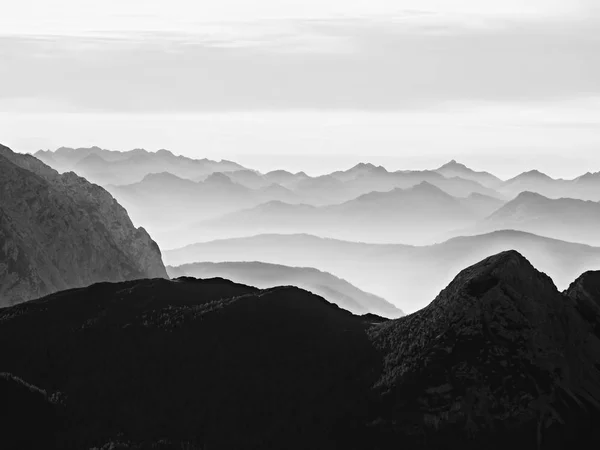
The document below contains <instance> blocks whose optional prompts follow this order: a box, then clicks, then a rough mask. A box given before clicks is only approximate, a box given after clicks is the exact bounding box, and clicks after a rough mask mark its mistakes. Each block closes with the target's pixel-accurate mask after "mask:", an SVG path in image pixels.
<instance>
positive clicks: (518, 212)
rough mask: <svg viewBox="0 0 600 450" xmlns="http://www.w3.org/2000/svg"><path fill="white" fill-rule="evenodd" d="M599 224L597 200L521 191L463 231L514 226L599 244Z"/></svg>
mask: <svg viewBox="0 0 600 450" xmlns="http://www.w3.org/2000/svg"><path fill="white" fill-rule="evenodd" d="M599 227H600V203H599V202H592V201H584V200H577V199H572V198H558V199H550V198H547V197H544V196H542V195H540V194H537V193H533V192H523V193H521V194H519V195H518V196H517V197H516V198H515V199H513V200H512V201H510V202H508V203H506V204H505V205H504V206H502V207H501V208H499V209H498V210H497V211H495V212H494V213H493V214H491V215H490V216H489V217H487V218H486V219H484V220H482V221H480V222H479V223H478V224H477V225H476V226H475V227H473V229H472V230H465V231H470V232H473V233H482V232H488V231H492V230H501V229H514V230H521V231H527V232H530V233H535V234H539V235H543V236H548V237H553V238H556V239H562V240H566V241H572V242H580V243H584V244H591V245H600V234H599V233H598V229H599ZM455 232H456V231H455ZM461 234H464V231H461Z"/></svg>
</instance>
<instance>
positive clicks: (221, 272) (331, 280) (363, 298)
mask: <svg viewBox="0 0 600 450" xmlns="http://www.w3.org/2000/svg"><path fill="white" fill-rule="evenodd" d="M167 272H168V274H169V276H171V277H181V276H190V277H194V278H215V277H220V278H226V279H228V280H233V281H236V282H238V283H243V284H248V285H251V286H256V287H259V288H262V289H265V288H269V287H274V286H286V285H293V286H297V287H299V288H302V289H306V290H308V291H310V292H312V293H314V294H317V295H319V296H321V297H323V298H325V299H327V300H328V301H329V302H331V303H335V304H336V305H338V306H339V307H341V308H344V309H346V310H348V311H350V312H352V313H354V314H367V313H371V314H376V315H378V316H383V317H388V318H396V317H400V316H402V315H404V314H403V312H402V311H401V310H399V309H398V308H396V307H395V306H394V305H392V304H391V303H388V302H387V301H386V300H384V299H383V298H381V297H378V296H376V295H373V294H370V293H368V292H364V291H361V290H360V289H358V288H357V287H355V286H353V285H351V284H350V283H348V282H347V281H346V280H342V279H340V278H338V277H335V276H333V275H331V274H330V273H327V272H322V271H320V270H317V269H314V268H312V267H290V266H283V265H280V264H268V263H263V262H257V261H247V262H223V263H210V262H208V263H193V264H184V265H181V266H177V267H167Z"/></svg>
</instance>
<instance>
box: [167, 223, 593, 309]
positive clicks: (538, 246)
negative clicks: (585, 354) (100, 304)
mask: <svg viewBox="0 0 600 450" xmlns="http://www.w3.org/2000/svg"><path fill="white" fill-rule="evenodd" d="M510 249H516V250H518V251H519V252H521V253H522V254H524V255H525V256H526V257H527V258H528V259H530V260H531V261H532V262H533V263H534V264H535V265H536V266H537V267H539V268H540V269H541V270H543V271H544V272H546V273H548V274H549V275H551V276H552V277H553V279H554V280H555V282H556V283H557V285H558V286H559V287H560V288H561V289H566V288H567V287H568V285H569V283H571V282H572V281H573V280H574V279H575V278H576V277H577V276H578V275H579V274H581V273H582V272H584V271H586V270H590V269H600V248H597V247H590V246H588V245H581V244H573V243H570V242H564V241H559V240H555V239H548V238H543V237H540V236H536V235H533V234H529V233H524V232H519V231H498V232H493V233H489V234H484V235H479V236H467V237H459V238H455V239H451V240H449V241H446V242H443V243H441V244H436V245H431V246H424V247H415V246H407V245H393V244H389V245H388V244H366V243H357V242H348V241H341V240H336V239H322V238H318V237H316V236H310V235H261V236H254V237H249V238H240V239H226V240H220V241H213V242H207V243H200V244H195V245H190V246H187V247H184V248H182V249H178V250H172V251H165V252H164V258H165V261H166V263H167V264H170V265H180V264H186V263H191V262H194V261H200V260H201V261H212V262H225V261H263V262H267V263H272V264H283V265H287V266H306V267H315V268H318V269H319V270H323V271H327V272H329V273H331V274H333V275H335V276H337V277H340V278H343V279H345V280H348V281H349V282H350V283H352V284H353V285H354V286H356V287H358V288H359V289H362V290H364V291H366V292H371V293H373V294H375V295H378V296H380V297H383V298H385V299H386V300H388V301H390V302H391V303H393V304H394V305H396V306H397V307H399V308H401V309H402V310H403V311H405V312H413V311H416V310H417V309H419V308H422V307H423V306H425V305H426V304H427V303H428V302H429V301H430V300H431V299H432V298H433V297H435V296H436V295H437V294H438V293H439V292H440V290H441V289H442V288H443V287H444V286H446V285H447V284H448V283H449V282H450V281H451V279H452V277H453V276H454V274H456V273H457V272H458V271H459V270H461V269H462V268H463V267H466V266H469V265H471V264H474V263H475V262H477V261H479V260H481V259H482V258H485V257H486V255H490V254H494V253H498V252H502V251H505V250H510Z"/></svg>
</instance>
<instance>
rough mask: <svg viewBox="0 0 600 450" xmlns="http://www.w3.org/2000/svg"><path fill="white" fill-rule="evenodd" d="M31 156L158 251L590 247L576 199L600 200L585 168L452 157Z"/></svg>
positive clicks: (592, 239)
mask: <svg viewBox="0 0 600 450" xmlns="http://www.w3.org/2000/svg"><path fill="white" fill-rule="evenodd" d="M36 155H37V156H38V157H40V158H41V159H43V160H44V161H46V162H47V163H48V164H49V165H51V166H53V167H54V168H55V169H57V170H74V171H75V172H77V173H78V174H79V175H82V176H85V177H86V178H88V179H90V180H91V181H93V182H98V183H100V184H101V185H102V186H103V187H105V188H106V189H107V190H108V191H109V192H110V193H111V194H112V195H113V196H114V197H115V198H116V199H117V200H118V201H119V203H121V204H122V205H123V206H124V207H125V208H126V209H127V211H128V212H129V214H130V217H131V219H132V220H133V222H134V223H135V224H136V225H143V226H144V227H145V228H146V229H147V230H149V232H150V233H151V235H152V236H153V238H154V239H155V240H156V241H157V242H159V244H160V245H161V247H162V248H174V247H181V246H183V245H186V244H192V243H194V242H199V241H210V240H214V239H224V238H233V237H242V236H249V235H253V234H258V233H310V234H315V235H319V236H321V237H334V238H341V239H345V240H358V241H366V242H376V243H377V242H378V243H404V244H413V245H414V244H416V245H426V244H433V243H436V242H442V241H445V240H447V239H450V238H453V237H457V236H461V235H473V234H481V233H486V232H490V231H496V230H503V229H517V230H522V231H528V232H532V233H535V234H540V235H543V236H547V237H550V238H556V239H561V240H567V241H573V242H580V243H586V244H593V245H600V243H599V241H598V239H597V238H596V236H595V233H594V228H595V227H596V226H597V223H596V222H597V218H596V217H595V216H596V214H595V212H591V210H592V209H594V207H595V205H593V204H591V203H590V204H588V205H587V206H586V207H584V206H581V205H583V203H578V202H577V200H585V201H589V202H598V201H599V200H600V195H599V194H598V192H600V177H598V176H597V175H598V174H594V173H591V172H590V173H587V174H584V175H582V176H580V177H577V178H575V179H572V180H563V179H554V178H551V177H549V176H548V175H546V174H543V173H541V172H539V171H536V170H532V171H528V172H524V173H522V174H520V175H518V176H516V177H514V178H512V179H509V180H506V181H505V180H502V179H500V178H498V177H496V176H495V175H493V174H491V173H489V172H484V171H476V170H473V169H471V168H469V167H467V166H465V165H464V164H461V163H459V162H457V161H455V160H452V161H450V162H449V163H447V164H444V165H442V166H441V167H438V168H435V169H432V170H396V171H388V170H387V169H386V168H385V167H383V166H377V165H374V164H370V163H359V164H357V165H355V166H353V167H351V168H349V169H346V170H338V171H335V172H332V173H329V174H324V175H319V176H309V175H307V174H306V173H304V172H297V173H292V172H288V171H285V170H275V171H272V172H268V173H261V172H259V171H256V170H252V169H249V168H245V167H243V166H241V165H239V164H237V163H234V162H231V161H218V162H217V161H211V160H208V159H198V160H195V159H191V158H187V157H183V156H175V155H174V154H173V153H171V152H169V151H167V150H160V151H158V152H148V151H146V150H143V149H136V150H131V151H128V152H118V151H108V150H102V149H100V148H98V147H91V148H83V149H70V148H64V147H63V148H60V149H58V150H56V151H54V152H51V151H40V152H37V153H36ZM434 188H435V189H434ZM426 191H428V194H427V193H426ZM440 191H441V192H440ZM530 193H534V194H538V195H539V197H536V198H537V200H534V199H532V197H531V196H530V195H529V194H530ZM442 194H445V196H444V195H442ZM410 197H412V198H410ZM543 198H546V199H548V200H557V201H555V202H546V205H547V209H548V210H547V211H546V212H543V213H542V214H541V215H540V216H539V217H538V216H536V215H535V214H536V212H535V211H536V208H537V209H539V208H538V207H536V206H535V205H533V204H532V203H540V204H541V203H542V202H543V201H544V200H543ZM558 200H560V201H558ZM576 204H578V205H580V206H573V205H576ZM518 205H520V206H518ZM584 210H585V211H584ZM573 212H575V213H573ZM580 213H581V214H584V216H583V217H584V218H583V219H582V220H579V221H578V220H577V219H576V215H578V214H580ZM571 225H572V227H571Z"/></svg>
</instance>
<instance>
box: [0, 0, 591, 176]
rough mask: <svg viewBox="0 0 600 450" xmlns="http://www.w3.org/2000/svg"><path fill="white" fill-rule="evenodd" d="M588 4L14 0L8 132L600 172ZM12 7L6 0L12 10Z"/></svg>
mask: <svg viewBox="0 0 600 450" xmlns="http://www.w3.org/2000/svg"><path fill="white" fill-rule="evenodd" d="M596 3H600V2H597V1H595V0H581V1H577V0H543V1H542V0H519V1H516V0H503V1H498V0H494V1H487V0H456V1H453V0H418V1H417V0H345V1H342V0H302V1H290V0H254V1H247V0H219V1H213V2H206V1H200V2H199V1H191V0H190V1H188V0H171V1H169V2H164V1H156V0H151V1H149V0H144V1H142V0H135V1H124V0H119V1H117V0H104V1H102V2H97V1H93V2H91V1H82V0H77V1H75V0H59V1H56V0H55V1H52V2H48V1H43V0H30V1H26V0H21V1H19V2H11V4H10V6H8V8H6V7H5V8H3V11H2V14H1V15H0V58H1V61H2V64H0V142H3V143H5V144H7V145H10V146H12V147H13V148H15V150H20V151H35V150H37V149H39V148H44V149H45V148H51V149H52V148H56V147H58V146H61V145H68V146H90V145H99V146H101V147H105V148H112V149H130V148H134V147H144V148H148V149H150V150H156V149H159V148H169V149H170V150H172V151H174V152H175V153H179V154H186V155H189V156H198V157H204V156H208V157H212V158H217V159H218V158H228V159H232V158H235V159H238V160H240V161H241V162H243V163H245V164H248V165H251V166H254V167H256V168H258V169H263V170H266V169H270V168H273V166H279V167H284V168H288V169H291V170H307V171H308V172H313V173H318V172H322V171H325V170H329V169H333V168H338V167H339V166H340V165H341V166H344V165H348V164H352V163H354V162H357V161H358V160H370V161H372V162H376V163H384V164H386V165H387V166H390V168H400V167H406V166H411V167H414V168H418V167H424V166H430V165H436V164H438V163H442V162H445V161H446V160H448V159H451V158H456V159H462V160H463V161H464V162H465V163H468V164H471V165H474V166H476V167H477V168H481V169H487V170H492V171H495V172H497V173H499V174H500V175H501V176H510V175H512V174H515V173H517V172H519V171H522V170H525V169H529V168H531V167H533V166H535V167H537V168H539V169H541V170H545V171H547V172H549V173H550V174H551V175H554V176H565V177H572V176H576V175H578V174H580V173H583V172H586V171H588V170H591V171H600V151H599V150H600V58H599V57H598V55H600V9H599V8H598V6H596ZM7 9H8V11H7Z"/></svg>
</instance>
